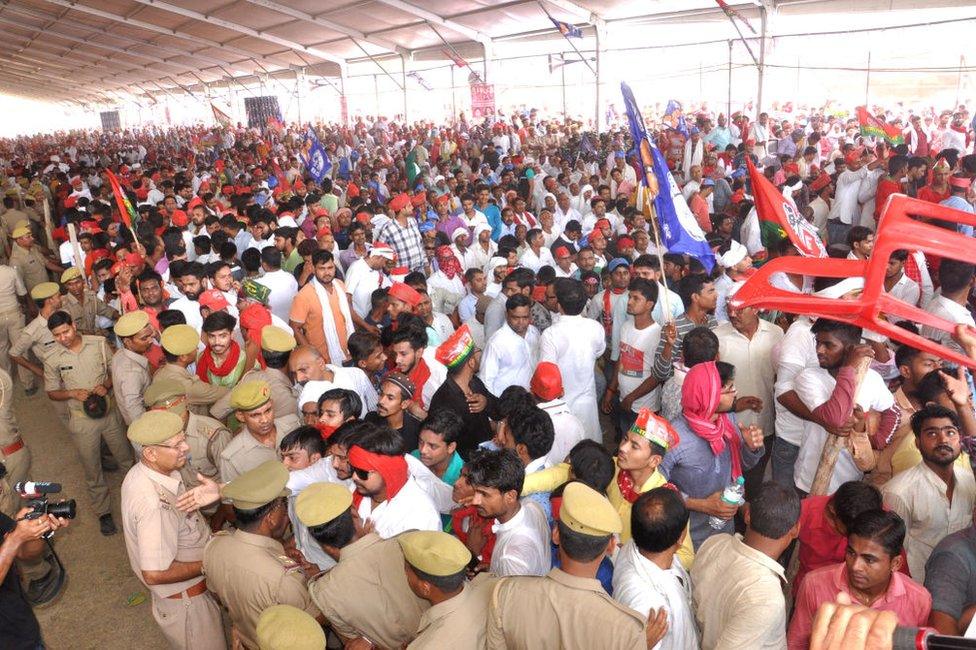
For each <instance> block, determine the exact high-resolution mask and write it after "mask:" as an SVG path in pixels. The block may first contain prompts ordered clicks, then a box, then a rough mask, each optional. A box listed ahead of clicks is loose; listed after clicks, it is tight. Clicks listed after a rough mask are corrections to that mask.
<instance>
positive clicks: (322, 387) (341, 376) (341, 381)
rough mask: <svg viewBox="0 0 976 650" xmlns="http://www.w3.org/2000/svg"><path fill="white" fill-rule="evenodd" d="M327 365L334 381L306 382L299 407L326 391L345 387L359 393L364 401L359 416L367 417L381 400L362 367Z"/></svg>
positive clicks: (316, 399)
mask: <svg viewBox="0 0 976 650" xmlns="http://www.w3.org/2000/svg"><path fill="white" fill-rule="evenodd" d="M325 367H326V368H328V369H329V370H331V371H332V381H325V380H322V381H318V380H312V381H309V382H306V383H305V385H304V386H303V387H302V391H301V393H300V394H299V396H298V407H299V408H301V406H302V404H307V403H308V402H318V401H319V397H321V396H322V393H324V392H326V391H329V390H332V389H333V388H345V389H346V390H351V391H352V392H354V393H356V394H357V395H359V399H360V400H362V402H363V410H362V412H361V413H360V414H359V417H366V414H367V413H369V412H370V411H373V410H375V409H376V402H377V401H378V400H379V397H378V396H377V394H376V388H374V387H373V383H372V382H371V381H370V380H369V377H367V376H366V373H365V372H363V370H362V369H361V368H346V367H344V366H334V365H332V364H326V366H325Z"/></svg>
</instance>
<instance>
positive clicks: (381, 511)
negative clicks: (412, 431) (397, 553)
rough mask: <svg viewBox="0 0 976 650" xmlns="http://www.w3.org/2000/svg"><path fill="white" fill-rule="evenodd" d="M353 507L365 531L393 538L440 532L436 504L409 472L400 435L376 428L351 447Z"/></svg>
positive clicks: (357, 438) (356, 440) (385, 427)
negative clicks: (405, 532)
mask: <svg viewBox="0 0 976 650" xmlns="http://www.w3.org/2000/svg"><path fill="white" fill-rule="evenodd" d="M349 466H350V467H351V468H352V481H353V483H354V484H355V485H356V493H355V494H354V495H353V504H354V507H355V509H356V512H358V513H359V518H360V519H361V520H362V522H363V527H364V530H370V531H375V532H376V534H377V535H379V536H380V537H382V538H383V539H389V538H390V537H394V536H396V535H399V534H400V533H402V532H404V531H407V530H440V529H441V518H440V515H439V514H438V512H437V508H436V507H435V506H434V502H433V501H432V500H431V498H430V497H429V496H428V495H427V493H426V492H424V490H423V488H422V487H421V486H420V485H419V484H418V483H417V482H416V481H415V480H414V479H413V478H412V477H411V476H409V473H408V465H407V459H406V458H404V456H403V442H402V440H401V439H400V436H399V435H398V434H397V433H396V432H395V431H393V430H392V429H390V427H388V426H377V425H372V426H370V427H369V428H367V429H365V430H364V431H363V432H362V433H361V434H360V435H359V436H357V437H356V439H355V441H354V443H353V445H352V446H351V447H350V448H349Z"/></svg>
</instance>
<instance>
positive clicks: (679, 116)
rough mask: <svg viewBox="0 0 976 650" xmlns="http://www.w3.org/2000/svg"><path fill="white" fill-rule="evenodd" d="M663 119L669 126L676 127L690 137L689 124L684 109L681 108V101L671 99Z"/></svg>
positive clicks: (675, 128) (679, 131) (676, 129)
mask: <svg viewBox="0 0 976 650" xmlns="http://www.w3.org/2000/svg"><path fill="white" fill-rule="evenodd" d="M661 121H662V122H664V123H665V124H666V125H667V126H668V127H669V128H671V129H674V130H675V131H677V132H678V133H680V134H681V135H683V136H685V137H686V138H687V137H688V125H687V124H685V116H684V110H682V108H681V102H679V101H677V100H675V99H669V100H668V105H667V107H666V108H665V109H664V118H663V119H662V120H661Z"/></svg>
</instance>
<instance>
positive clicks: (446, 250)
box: [437, 246, 464, 280]
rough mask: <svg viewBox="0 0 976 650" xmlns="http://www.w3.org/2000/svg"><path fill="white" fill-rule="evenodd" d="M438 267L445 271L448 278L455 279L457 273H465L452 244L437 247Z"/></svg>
mask: <svg viewBox="0 0 976 650" xmlns="http://www.w3.org/2000/svg"><path fill="white" fill-rule="evenodd" d="M437 267H438V268H439V269H440V270H441V271H443V272H444V275H446V276H447V279H448V280H453V279H454V276H455V275H460V274H462V273H464V269H463V268H461V263H460V262H458V259H457V257H455V256H454V252H453V251H452V250H451V247H450V246H439V247H438V248H437Z"/></svg>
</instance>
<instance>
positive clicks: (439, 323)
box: [428, 311, 454, 345]
mask: <svg viewBox="0 0 976 650" xmlns="http://www.w3.org/2000/svg"><path fill="white" fill-rule="evenodd" d="M432 315H433V317H434V322H433V323H431V324H430V325H429V327H430V329H432V330H434V332H435V333H436V334H437V336H438V338H439V339H440V340H439V341H437V342H436V345H440V344H441V343H443V342H444V341H446V340H447V339H449V338H451V334H454V323H452V322H451V319H450V318H449V317H448V316H447V314H442V313H440V312H439V311H435V312H434V313H433V314H432ZM428 338H429V337H428ZM428 345H435V343H434V342H433V341H428Z"/></svg>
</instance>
